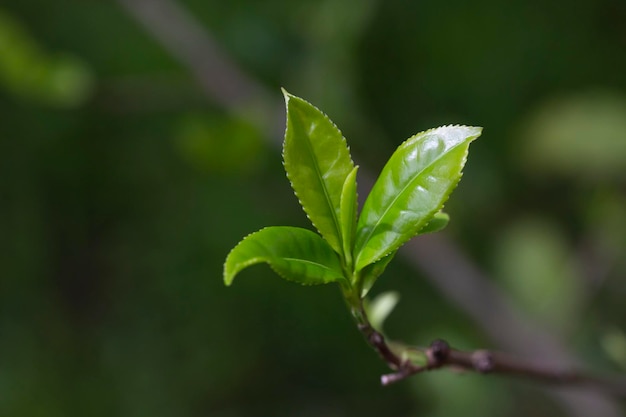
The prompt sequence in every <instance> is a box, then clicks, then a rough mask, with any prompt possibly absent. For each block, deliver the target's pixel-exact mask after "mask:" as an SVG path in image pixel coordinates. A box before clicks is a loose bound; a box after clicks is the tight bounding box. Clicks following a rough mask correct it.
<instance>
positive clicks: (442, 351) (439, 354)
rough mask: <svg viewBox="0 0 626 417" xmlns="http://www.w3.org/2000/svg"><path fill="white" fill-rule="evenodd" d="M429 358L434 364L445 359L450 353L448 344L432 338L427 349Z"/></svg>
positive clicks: (438, 363)
mask: <svg viewBox="0 0 626 417" xmlns="http://www.w3.org/2000/svg"><path fill="white" fill-rule="evenodd" d="M428 353H429V355H428V356H429V359H430V360H431V362H432V365H434V366H440V365H442V364H443V363H444V362H446V361H447V359H448V355H449V354H450V345H448V342H446V341H445V340H442V339H437V340H434V341H433V342H432V343H431V344H430V348H429V349H428Z"/></svg>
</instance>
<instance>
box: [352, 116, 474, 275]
mask: <svg viewBox="0 0 626 417" xmlns="http://www.w3.org/2000/svg"><path fill="white" fill-rule="evenodd" d="M481 130H482V129H481V128H480V127H467V126H444V127H439V128H436V129H431V130H428V131H426V132H421V133H418V134H417V135H415V136H413V137H412V138H410V139H408V140H407V141H405V142H404V143H403V144H402V145H400V146H399V147H398V149H397V150H396V152H395V153H394V154H393V155H392V156H391V158H390V159H389V161H388V162H387V164H386V165H385V167H384V168H383V171H382V172H381V174H380V176H379V178H378V180H377V181H376V183H375V184H374V187H373V188H372V191H371V193H370V195H369V196H368V198H367V200H366V201H365V204H364V206H363V211H362V212H361V217H360V218H359V222H358V225H357V232H356V240H355V250H354V256H355V258H356V259H355V264H356V268H355V269H356V270H357V271H359V270H361V269H362V268H364V267H365V266H367V265H369V264H371V263H373V262H376V261H377V260H379V259H381V258H382V257H383V256H385V255H386V254H388V253H390V252H392V251H394V250H396V249H398V248H399V247H400V246H401V245H402V244H403V243H405V242H406V241H407V240H408V239H410V238H411V237H413V236H415V235H416V234H417V232H418V231H419V230H420V229H422V228H423V227H424V226H425V225H426V223H427V222H428V221H429V220H430V219H431V218H432V217H433V215H434V214H435V213H436V212H437V211H439V210H440V209H441V208H442V206H443V204H444V203H445V201H446V200H447V198H448V196H449V195H450V193H451V192H452V190H453V189H454V187H455V186H456V184H457V183H458V182H459V179H460V178H461V171H462V169H463V165H464V164H465V160H466V158H467V152H468V148H469V144H470V142H471V141H473V140H474V139H476V138H477V137H478V136H480V133H481Z"/></svg>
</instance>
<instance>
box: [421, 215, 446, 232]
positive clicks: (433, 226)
mask: <svg viewBox="0 0 626 417" xmlns="http://www.w3.org/2000/svg"><path fill="white" fill-rule="evenodd" d="M449 222H450V216H448V214H446V213H444V212H443V211H439V212H437V213H435V215H434V216H433V218H432V219H430V220H429V221H428V223H426V226H424V227H422V228H421V229H420V231H419V232H417V234H418V235H425V234H426V233H435V232H438V231H440V230H443V229H444V228H445V227H446V226H447V225H448V223H449Z"/></svg>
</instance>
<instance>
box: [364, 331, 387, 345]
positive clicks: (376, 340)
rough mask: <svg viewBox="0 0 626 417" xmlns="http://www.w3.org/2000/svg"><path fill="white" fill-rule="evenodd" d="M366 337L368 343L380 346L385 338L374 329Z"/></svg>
mask: <svg viewBox="0 0 626 417" xmlns="http://www.w3.org/2000/svg"><path fill="white" fill-rule="evenodd" d="M368 339H369V342H370V344H372V345H373V346H380V345H382V344H383V343H384V341H385V339H384V338H383V335H381V334H380V333H378V332H376V331H374V332H372V333H370V335H369V336H368Z"/></svg>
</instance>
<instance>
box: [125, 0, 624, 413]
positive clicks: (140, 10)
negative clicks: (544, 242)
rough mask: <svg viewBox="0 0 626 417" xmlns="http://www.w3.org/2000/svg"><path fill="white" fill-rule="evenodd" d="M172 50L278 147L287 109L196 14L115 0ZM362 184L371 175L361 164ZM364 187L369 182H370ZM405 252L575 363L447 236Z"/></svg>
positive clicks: (601, 409)
mask: <svg viewBox="0 0 626 417" xmlns="http://www.w3.org/2000/svg"><path fill="white" fill-rule="evenodd" d="M118 2H119V3H120V4H121V5H122V6H123V7H124V8H125V9H126V10H127V11H128V13H129V14H130V15H132V16H133V17H134V18H135V19H136V20H137V21H139V22H140V23H141V24H142V25H143V26H145V28H146V29H147V30H148V31H149V32H150V33H151V34H152V36H154V38H156V39H157V40H158V41H159V42H160V43H161V44H162V46H163V47H164V48H166V49H167V50H168V51H169V53H170V54H171V55H172V56H174V57H176V58H177V59H178V60H179V61H180V63H181V64H183V65H185V66H186V67H187V68H188V70H189V71H190V72H191V73H192V74H193V76H194V77H195V78H196V81H197V82H198V84H199V85H201V86H202V87H203V89H204V92H205V93H206V95H207V97H208V98H209V99H210V100H212V101H215V102H217V103H218V104H220V105H222V106H223V107H225V108H227V109H229V110H230V111H232V112H234V113H237V114H243V115H248V117H249V120H252V121H254V122H255V123H256V124H257V125H258V126H260V128H261V129H262V130H263V131H264V132H266V138H267V139H268V140H271V144H272V146H274V147H276V148H278V147H279V146H280V143H281V137H282V130H283V125H284V123H283V120H284V116H283V112H282V108H281V107H280V106H279V105H278V101H277V100H276V99H274V97H275V96H277V95H278V94H276V95H272V94H269V93H268V92H267V91H266V89H265V88H264V87H263V86H261V85H260V84H259V83H257V82H256V81H255V80H254V79H252V78H251V77H249V76H248V75H247V74H245V73H244V72H243V71H242V70H241V69H240V68H239V67H238V66H237V65H236V64H235V63H234V62H233V61H232V60H230V59H229V58H228V57H227V56H226V54H224V53H223V51H221V50H220V49H219V48H218V46H217V44H216V42H215V41H214V39H213V38H212V37H211V35H210V34H209V33H208V31H207V30H206V29H205V28H203V27H202V26H201V25H200V24H199V23H198V22H197V21H196V20H195V19H194V17H193V16H192V15H190V14H189V13H187V12H186V11H185V10H183V9H182V8H181V7H180V6H179V5H178V4H177V3H176V2H174V1H172V0H118ZM360 176H361V179H362V181H361V182H362V183H366V184H370V185H371V184H372V180H371V178H374V177H373V175H371V174H368V173H367V172H366V170H364V169H363V168H361V171H360ZM366 187H367V185H366V186H365V188H366ZM402 255H403V257H404V258H405V260H407V261H408V262H409V263H410V264H411V265H414V266H415V267H416V268H418V269H420V270H422V271H424V272H426V276H427V277H428V278H429V279H430V281H431V283H432V285H434V286H435V287H437V288H438V289H439V290H440V291H441V292H442V293H443V294H445V295H446V296H447V297H448V298H449V299H451V300H452V301H453V302H454V303H455V304H456V305H457V306H459V307H460V308H461V309H462V310H463V311H464V312H465V313H466V314H468V315H469V316H470V317H471V318H472V319H473V320H475V321H476V323H478V325H480V326H481V327H482V328H483V329H484V331H485V332H486V333H487V334H488V335H489V336H490V337H491V338H492V340H494V342H496V343H497V344H498V345H500V346H501V347H503V348H505V349H507V350H510V351H514V352H516V353H518V354H523V355H530V356H533V357H535V356H540V357H542V358H544V359H545V360H546V361H549V362H550V363H551V364H553V365H555V364H556V365H562V366H573V365H575V363H576V361H575V360H574V358H573V357H572V355H571V354H570V353H569V352H568V349H566V348H565V346H563V344H562V343H561V342H560V341H559V340H557V339H556V338H555V337H553V336H552V335H551V334H550V333H548V332H547V331H546V330H544V329H542V327H541V326H539V325H538V324H536V323H533V322H532V321H531V320H529V319H527V318H525V317H523V316H522V315H521V314H520V312H519V311H515V310H514V309H513V308H512V307H511V306H510V303H508V301H507V299H506V297H504V296H503V295H502V294H501V293H500V291H499V290H498V289H497V288H496V287H495V286H494V285H492V284H491V282H490V280H489V279H488V278H487V277H485V276H484V274H483V273H482V272H481V271H479V270H478V268H477V267H476V266H475V265H473V264H472V262H470V261H469V260H468V259H467V257H465V256H464V255H463V253H462V251H461V250H459V249H458V248H457V247H456V245H455V244H454V243H453V242H451V241H449V240H448V239H446V238H445V236H443V235H437V236H431V237H426V238H422V239H419V240H415V241H413V242H411V243H410V244H409V245H407V247H406V248H405V250H403V251H402ZM546 390H547V391H548V392H549V393H550V394H551V395H552V396H553V397H554V398H555V399H557V400H558V401H559V402H560V404H561V405H562V406H563V407H564V408H565V409H566V410H567V412H568V413H569V415H571V416H580V417H583V416H584V417H587V416H589V415H602V416H605V417H612V416H619V415H620V412H619V411H618V410H619V409H618V406H617V404H616V403H615V402H614V401H613V400H612V399H611V398H609V397H607V396H606V395H605V394H603V393H600V392H595V391H592V390H588V389H583V388H576V389H574V388H558V389H557V388H552V387H550V388H548V387H546Z"/></svg>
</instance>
